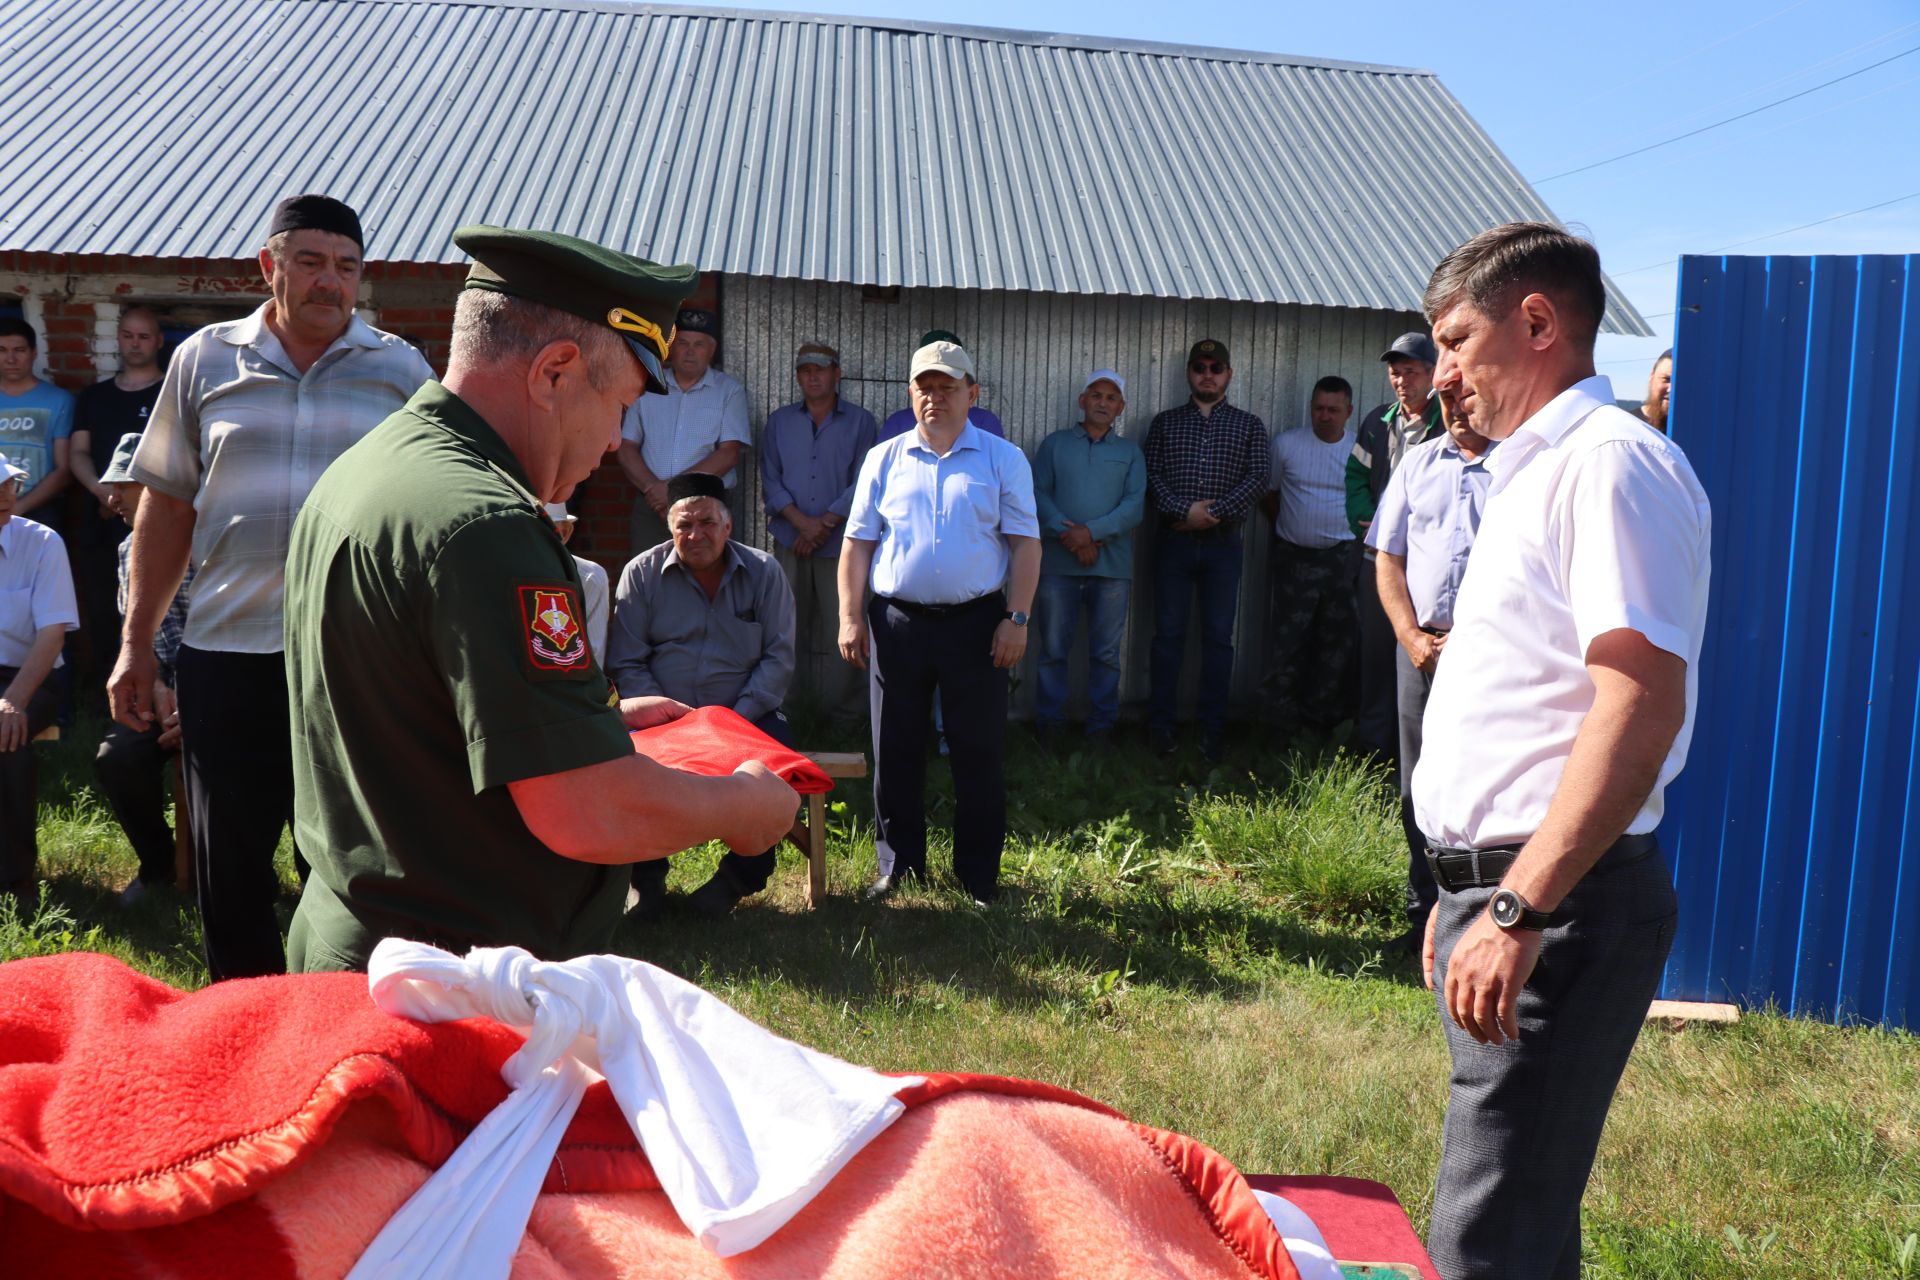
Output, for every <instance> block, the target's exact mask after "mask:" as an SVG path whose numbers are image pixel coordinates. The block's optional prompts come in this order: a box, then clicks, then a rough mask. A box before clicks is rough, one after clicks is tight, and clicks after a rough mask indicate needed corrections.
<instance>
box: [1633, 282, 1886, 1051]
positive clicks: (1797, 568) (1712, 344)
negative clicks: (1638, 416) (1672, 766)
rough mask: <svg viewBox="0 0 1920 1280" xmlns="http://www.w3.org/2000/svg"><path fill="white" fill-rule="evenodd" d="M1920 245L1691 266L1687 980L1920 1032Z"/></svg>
mask: <svg viewBox="0 0 1920 1280" xmlns="http://www.w3.org/2000/svg"><path fill="white" fill-rule="evenodd" d="M1917 424H1920V257H1905V258H1902V257H1859V258H1837V257H1836V258H1685V259H1682V261H1681V268H1680V294H1679V310H1678V325H1677V332H1676V335H1675V343H1674V380H1673V429H1674V436H1675V439H1676V440H1678V441H1679V443H1680V444H1681V445H1682V446H1684V447H1685V449H1686V451H1687V456H1688V457H1689V458H1691V459H1692V460H1693V465H1694V467H1695V468H1696V470H1697V471H1698V472H1699V475H1700V479H1701V482H1702V483H1703V484H1704V485H1705V486H1706V489H1707V493H1708V495H1709V496H1710V497H1711V498H1712V501H1713V514H1714V531H1713V606H1712V611H1711V613H1710V615H1709V617H1708V620H1707V636H1706V644H1705V646H1704V647H1703V649H1702V651H1701V655H1700V669H1699V682H1700V683H1699V694H1700V702H1699V712H1698V720H1697V722H1696V731H1695V734H1694V739H1693V750H1692V753H1691V755H1690V757H1689V760H1688V764H1687V767H1686V770H1685V772H1684V773H1682V774H1681V776H1680V778H1679V780H1678V782H1677V783H1676V784H1675V785H1674V787H1673V788H1672V790H1671V791H1670V792H1669V797H1668V800H1669V803H1668V810H1667V818H1666V822H1665V825H1664V826H1663V828H1662V836H1663V840H1664V842H1665V843H1666V846H1667V848H1668V851H1669V854H1670V856H1671V857H1672V859H1673V861H1674V868H1675V875H1676V878H1677V881H1678V884H1679V890H1680V904H1681V905H1680V910H1681V917H1680V933H1679V936H1678V938H1677V940H1676V941H1675V943H1674V953H1673V959H1672V963H1671V964H1670V965H1669V967H1668V972H1667V982H1666V991H1665V994H1666V995H1667V996H1669V997H1670V998H1675V999H1694V1000H1737V1001H1740V1002H1742V1003H1747V1004H1761V1003H1764V1002H1766V1001H1769V1000H1772V1001H1775V1002H1777V1003H1778V1004H1779V1005H1780V1007H1781V1008H1783V1009H1786V1010H1790V1011H1792V1012H1794V1013H1800V1014H1808V1015H1813V1016H1818V1017H1824V1018H1833V1019H1838V1020H1851V1019H1861V1020H1865V1021H1869V1022H1883V1023H1887V1024H1891V1025H1896V1026H1907V1027H1920V945H1917V943H1920V910H1916V908H1917V907H1920V834H1917V824H1920V509H1917V506H1916V504H1920V425H1917Z"/></svg>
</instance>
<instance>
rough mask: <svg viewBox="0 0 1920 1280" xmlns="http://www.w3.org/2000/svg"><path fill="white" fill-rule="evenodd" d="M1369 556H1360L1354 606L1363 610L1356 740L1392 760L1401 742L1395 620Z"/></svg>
mask: <svg viewBox="0 0 1920 1280" xmlns="http://www.w3.org/2000/svg"><path fill="white" fill-rule="evenodd" d="M1373 575H1374V565H1373V559H1372V557H1370V556H1363V557H1362V558H1361V560H1360V573H1359V576H1358V577H1357V578H1356V579H1355V580H1354V584H1353V587H1354V599H1355V607H1356V608H1357V609H1358V611H1359V614H1360V715H1359V718H1358V719H1357V720H1355V721H1354V726H1353V729H1354V734H1353V736H1354V740H1355V741H1356V742H1357V743H1358V744H1359V745H1360V747H1361V749H1362V750H1365V751H1372V752H1375V753H1376V754H1378V755H1379V756H1380V758H1381V759H1383V760H1392V759H1393V758H1394V754H1395V751H1396V749H1397V748H1398V746H1399V743H1400V730H1399V715H1398V713H1397V712H1396V711H1395V710H1394V692H1395V688H1396V686H1397V685H1398V683H1399V682H1398V679H1397V677H1396V676H1395V674H1394V669H1393V651H1394V650H1395V649H1397V648H1399V647H1400V646H1399V643H1398V642H1397V641H1396V640H1395V639H1394V638H1393V624H1392V623H1391V622H1389V621H1387V611H1386V610H1385V609H1383V608H1381V607H1380V588H1379V586H1378V584H1377V583H1376V582H1375V581H1374V576H1373Z"/></svg>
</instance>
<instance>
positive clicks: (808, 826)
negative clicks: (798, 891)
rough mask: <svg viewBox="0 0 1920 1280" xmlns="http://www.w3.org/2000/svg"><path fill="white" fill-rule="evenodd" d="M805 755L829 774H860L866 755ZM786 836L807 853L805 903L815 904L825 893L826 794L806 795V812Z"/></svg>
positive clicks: (833, 752)
mask: <svg viewBox="0 0 1920 1280" xmlns="http://www.w3.org/2000/svg"><path fill="white" fill-rule="evenodd" d="M807 758H808V759H809V760H811V761H813V762H814V763H815V764H817V765H819V766H820V770H821V772H823V773H825V774H826V775H827V776H828V777H829V778H864V777H866V776H867V757H866V756H865V755H864V754H863V753H861V752H858V751H809V752H807ZM787 839H789V840H791V841H793V843H794V847H795V848H797V849H799V850H800V852H802V853H804V854H806V855H807V905H808V906H809V907H817V906H819V905H820V900H821V899H822V898H825V897H826V896H827V798H826V797H825V796H823V795H820V796H808V797H807V812H806V816H804V817H798V818H795V819H794V820H793V830H791V831H789V832H787Z"/></svg>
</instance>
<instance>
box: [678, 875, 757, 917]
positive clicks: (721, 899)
mask: <svg viewBox="0 0 1920 1280" xmlns="http://www.w3.org/2000/svg"><path fill="white" fill-rule="evenodd" d="M746 896H747V895H746V894H744V893H741V892H740V891H739V890H738V889H736V888H734V887H733V882H732V881H730V880H728V879H727V878H726V876H725V874H723V873H720V872H716V873H714V877H713V879H711V880H709V881H707V882H706V883H705V884H703V885H701V886H700V887H699V888H698V889H695V890H694V891H693V892H692V893H691V894H689V895H688V897H687V906H689V907H691V908H692V909H693V910H694V911H696V912H698V913H699V914H700V915H703V916H705V917H707V919H709V920H724V919H726V917H728V916H729V915H731V914H733V907H734V904H735V903H737V902H739V901H740V899H742V898H744V897H746Z"/></svg>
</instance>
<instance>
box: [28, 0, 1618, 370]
mask: <svg viewBox="0 0 1920 1280" xmlns="http://www.w3.org/2000/svg"><path fill="white" fill-rule="evenodd" d="M0 83H4V84H6V85H7V86H8V98H9V105H10V106H12V107H14V108H15V113H14V115H13V116H12V118H11V119H12V126H13V127H12V128H10V129H9V130H8V131H7V134H6V136H5V137H4V139H0V173H4V174H5V175H6V176H7V187H8V194H9V199H8V200H7V201H6V202H5V204H4V207H3V208H0V249H20V250H35V251H43V252H53V253H97V254H131V255H139V256H164V257H176V256H193V257H248V256H251V254H252V253H253V252H254V250H255V249H257V247H258V244H259V240H260V234H261V230H262V224H263V222H264V220H265V214H266V211H267V210H268V209H269V208H270V207H271V205H272V203H273V202H274V200H276V199H277V198H278V197H280V196H281V195H284V194H286V193H288V192H292V191H298V190H310V189H311V190H324V191H327V192H330V193H332V194H334V195H337V196H339V197H341V198H342V199H345V200H347V201H348V202H349V203H351V204H353V205H354V206H355V207H356V208H358V209H359V210H360V213H361V215H362V218H363V219H364V221H365V222H366V225H367V226H368V228H369V229H370V238H371V243H370V244H369V246H368V248H369V256H370V257H372V258H374V259H376V260H385V261H410V262H454V261H458V260H459V256H460V255H459V254H458V252H457V251H456V250H455V249H454V248H453V245H452V243H451V239H450V234H451V232H452V230H453V228H454V227H456V226H458V225H460V224H462V223H465V222H482V221H484V222H495V223H503V224H509V225H518V226H537V227H544V228H550V229H557V230H564V231H569V232H573V233H575V234H578V235H582V236H586V237H588V238H591V239H596V240H600V241H602V242H604V243H608V244H615V245H619V246H622V247H624V248H626V249H629V250H631V251H633V252H637V253H641V254H644V255H645V256H647V257H650V258H654V259H657V260H662V261H691V262H694V263H697V264H698V265H699V266H700V267H702V268H703V269H705V270H709V271H723V272H733V273H741V274H747V275H760V276H772V277H785V278H795V279H803V280H822V281H837V282H844V283H853V284H865V285H900V286H906V287H911V288H920V287H951V288H961V289H1026V290H1035V291H1041V292H1055V293H1119V294H1133V295H1144V296H1158V297H1177V298H1217V299H1227V300H1235V301H1252V302H1286V303H1302V304H1318V305H1326V306H1340V307H1361V308H1368V309H1387V310H1395V311H1408V310H1415V311H1417V310H1418V309H1419V299H1420V293H1421V290H1422V288H1423V287H1424V286H1425V283H1426V279H1427V275H1428V272H1429V271H1430V270H1431V268H1432V266H1433V264H1434V263H1435V262H1436V261H1437V260H1438V259H1439V258H1440V257H1441V255H1442V254H1444V253H1445V252H1446V251H1447V250H1448V249H1450V248H1452V247H1453V246H1454V245H1455V244H1457V243H1459V242H1460V241H1462V240H1464V239H1466V238H1467V237H1468V236H1470V235H1473V234H1474V233H1476V232H1478V231H1481V230H1483V229H1485V228H1486V227H1488V226H1491V225H1494V224H1496V223H1499V222H1504V221H1507V220H1509V219H1513V218H1520V217H1525V218H1540V219H1546V220H1552V219H1553V214H1552V212H1551V211H1550V210H1549V209H1548V207H1547V206H1546V204H1545V203H1544V202H1543V201H1542V200H1541V199H1540V198H1539V196H1537V195H1536V194H1535V193H1534V192H1533V190H1532V189H1531V188H1530V187H1528V186H1527V184H1526V183H1525V181H1524V180H1523V179H1522V178H1521V177H1520V175H1519V173H1518V172H1516V171H1515V170H1514V168H1513V166H1512V165H1511V164H1510V163H1508V161H1507V159H1506V157H1505V156H1503V155H1502V154H1501V153H1500V151H1499V149H1498V148H1497V147H1495V146H1494V145H1493V143H1492V141H1491V140H1490V139H1488V137H1487V136H1486V134H1485V133H1483V132H1482V131H1481V129H1480V127H1479V126H1478V125H1476V124H1475V123H1474V122H1473V120H1472V118H1471V117H1469V116H1468V115H1467V113H1466V112H1465V111H1464V110H1463V109H1462V108H1461V106H1460V104H1459V103H1458V102H1456V101H1455V100H1454V98H1453V96H1452V95H1451V94H1449V93H1448V92H1447V91H1446V89H1445V88H1444V87H1442V85H1441V84H1440V82H1439V80H1438V79H1437V78H1435V77H1434V76H1433V74H1432V73H1430V72H1425V71H1411V70H1405V69H1398V68H1392V67H1377V66H1369V65H1363V64H1357V63H1336V62H1327V61H1321V60H1315V59H1308V58H1286V57H1279V56H1275V55H1267V54H1257V53H1246V52H1236V51H1232V50H1220V49H1199V48H1185V47H1179V46H1170V45H1155V44H1145V43H1138V42H1124V41H1109V40H1099V39H1094V38H1086V37H1074V36H1054V35H1036V34H1030V33H1025V32H1013V31H998V30H987V29H982V28H967V27H953V26H936V25H931V24H912V23H903V22H894V21H882V20H868V19H852V18H836V17H815V16H809V15H802V14H783V13H768V12H756V11H745V10H726V9H712V8H686V7H680V6H671V5H654V4H630V3H623V2H621V0H546V2H545V3H536V2H534V0H173V2H171V3H167V4H154V3H151V2H150V0H12V2H11V3H8V4H6V5H5V6H3V7H0ZM22 108H23V109H22ZM1407 139H1421V140H1422V144H1421V145H1417V146H1409V145H1407V143H1406V140H1407ZM1435 153H1438V154H1443V155H1448V156H1451V157H1452V158H1453V162H1452V164H1451V165H1450V167H1449V170H1448V175H1447V180H1446V181H1445V182H1436V181H1435V180H1434V177H1433V169H1432V163H1431V161H1430V160H1429V159H1427V157H1429V156H1431V155H1433V154H1435ZM1406 191H1417V192H1420V193H1421V198H1420V199H1419V200H1418V201H1408V200H1405V199H1403V198H1401V196H1400V193H1402V192H1406ZM1610 297H1611V301H1612V305H1611V307H1610V308H1609V312H1610V321H1611V324H1610V327H1612V328H1614V329H1615V330H1616V331H1624V332H1633V333H1645V332H1647V330H1646V328H1645V325H1644V322H1643V321H1641V319H1640V317H1639V315H1638V314H1637V313H1636V312H1634V310H1633V309H1632V306H1631V304H1629V303H1628V302H1627V301H1626V299H1625V298H1624V297H1623V296H1622V295H1621V294H1619V293H1618V292H1617V291H1615V292H1612V293H1611V294H1610Z"/></svg>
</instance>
